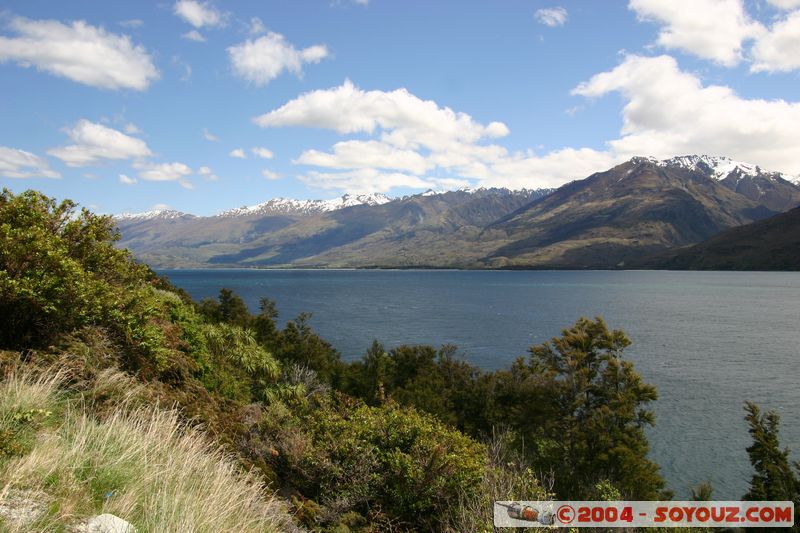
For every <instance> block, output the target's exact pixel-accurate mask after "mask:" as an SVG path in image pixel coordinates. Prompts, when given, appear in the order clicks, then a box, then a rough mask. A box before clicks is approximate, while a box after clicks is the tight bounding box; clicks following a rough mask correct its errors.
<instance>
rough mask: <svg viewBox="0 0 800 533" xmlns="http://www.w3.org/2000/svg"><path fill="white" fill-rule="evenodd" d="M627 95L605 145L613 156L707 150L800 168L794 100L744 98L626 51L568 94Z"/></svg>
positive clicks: (668, 63) (798, 106) (672, 64)
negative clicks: (617, 126)
mask: <svg viewBox="0 0 800 533" xmlns="http://www.w3.org/2000/svg"><path fill="white" fill-rule="evenodd" d="M611 92H618V93H620V94H621V95H622V96H623V98H624V99H625V100H626V104H625V106H624V108H623V112H622V116H623V127H622V131H621V134H622V136H621V137H620V138H618V139H615V140H612V141H610V142H609V143H608V144H609V146H610V148H611V149H612V151H613V153H614V154H615V155H617V156H620V157H624V158H627V157H630V156H633V155H652V156H656V157H669V156H674V155H676V154H687V153H707V154H716V155H727V156H730V157H733V158H735V159H739V160H742V161H750V162H753V163H757V164H759V165H762V166H764V167H765V168H768V169H770V170H777V171H783V172H787V173H790V174H797V173H800V159H798V157H797V147H798V146H800V102H786V101H784V100H762V99H748V98H743V97H741V96H739V95H738V94H736V92H735V91H733V90H732V89H731V88H730V87H726V86H721V85H703V83H702V81H701V80H700V79H699V78H698V77H697V76H696V75H694V74H691V73H688V72H684V71H682V70H680V68H679V66H678V63H677V62H676V61H675V59H674V58H672V57H670V56H659V57H641V56H636V55H631V56H628V57H627V58H626V59H625V60H624V61H623V62H622V63H621V64H620V65H618V66H617V67H616V68H614V69H612V70H610V71H607V72H602V73H600V74H597V75H595V76H593V77H592V78H591V79H590V80H588V81H586V82H584V83H581V84H580V85H578V86H577V87H576V88H575V89H574V90H573V93H574V94H577V95H582V96H586V97H589V98H597V97H601V96H604V95H606V94H608V93H611Z"/></svg>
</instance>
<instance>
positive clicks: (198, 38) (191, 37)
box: [181, 30, 206, 43]
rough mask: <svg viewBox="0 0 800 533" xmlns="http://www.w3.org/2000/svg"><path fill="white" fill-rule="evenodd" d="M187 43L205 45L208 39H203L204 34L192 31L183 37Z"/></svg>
mask: <svg viewBox="0 0 800 533" xmlns="http://www.w3.org/2000/svg"><path fill="white" fill-rule="evenodd" d="M181 37H183V38H184V39H186V40H187V41H194V42H196V43H204V42H206V38H205V37H203V34H202V33H200V32H199V31H197V30H190V31H187V32H186V33H184V34H183V35H181Z"/></svg>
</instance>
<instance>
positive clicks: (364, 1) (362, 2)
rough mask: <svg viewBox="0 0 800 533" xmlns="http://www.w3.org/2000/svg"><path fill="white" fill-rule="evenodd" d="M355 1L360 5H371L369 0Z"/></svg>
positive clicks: (354, 1)
mask: <svg viewBox="0 0 800 533" xmlns="http://www.w3.org/2000/svg"><path fill="white" fill-rule="evenodd" d="M353 3H354V4H358V5H360V6H367V5H369V0H353Z"/></svg>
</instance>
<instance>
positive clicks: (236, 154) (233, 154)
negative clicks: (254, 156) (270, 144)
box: [228, 148, 247, 159]
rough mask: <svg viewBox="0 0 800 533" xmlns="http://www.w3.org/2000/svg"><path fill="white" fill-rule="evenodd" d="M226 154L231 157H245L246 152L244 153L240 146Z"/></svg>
mask: <svg viewBox="0 0 800 533" xmlns="http://www.w3.org/2000/svg"><path fill="white" fill-rule="evenodd" d="M228 155H229V156H231V157H236V158H238V159H247V154H245V153H244V150H243V149H241V148H235V149H233V150H231V153H230V154H228Z"/></svg>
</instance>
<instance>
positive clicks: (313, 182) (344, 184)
mask: <svg viewBox="0 0 800 533" xmlns="http://www.w3.org/2000/svg"><path fill="white" fill-rule="evenodd" d="M298 179H299V180H300V181H302V182H303V183H305V184H306V185H308V186H309V187H313V188H315V189H325V190H340V191H348V192H350V193H353V194H364V193H370V192H388V191H390V190H391V189H394V188H401V187H402V188H411V189H435V188H437V184H436V182H435V181H431V180H426V179H423V178H420V177H418V176H412V175H410V174H403V173H400V172H381V171H379V170H376V169H373V168H363V169H357V170H352V171H349V172H333V173H329V172H317V171H311V172H308V173H307V174H304V175H301V176H298ZM465 183H466V182H465Z"/></svg>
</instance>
